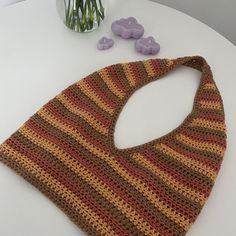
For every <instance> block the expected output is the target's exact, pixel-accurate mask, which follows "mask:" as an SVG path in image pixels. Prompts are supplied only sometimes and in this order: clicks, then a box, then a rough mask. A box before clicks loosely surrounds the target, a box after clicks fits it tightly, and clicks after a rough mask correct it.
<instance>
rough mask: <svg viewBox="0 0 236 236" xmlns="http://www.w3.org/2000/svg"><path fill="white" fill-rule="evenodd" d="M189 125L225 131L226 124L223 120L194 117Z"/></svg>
mask: <svg viewBox="0 0 236 236" xmlns="http://www.w3.org/2000/svg"><path fill="white" fill-rule="evenodd" d="M190 126H194V127H200V128H207V129H210V130H213V131H214V132H215V131H221V132H224V133H225V132H226V126H225V124H224V123H223V122H217V121H212V120H209V119H202V118H195V119H193V120H192V121H191V122H190Z"/></svg>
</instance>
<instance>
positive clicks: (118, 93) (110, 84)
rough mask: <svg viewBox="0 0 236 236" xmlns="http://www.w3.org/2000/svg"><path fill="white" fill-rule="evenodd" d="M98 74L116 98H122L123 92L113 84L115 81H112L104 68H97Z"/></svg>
mask: <svg viewBox="0 0 236 236" xmlns="http://www.w3.org/2000/svg"><path fill="white" fill-rule="evenodd" d="M98 74H99V75H100V77H101V78H102V80H103V81H104V83H105V84H106V85H107V87H108V88H109V89H110V90H111V92H112V93H114V94H115V95H116V96H117V97H118V98H120V99H122V98H123V97H124V96H125V93H124V92H123V91H121V90H120V89H119V88H118V87H117V86H116V85H115V83H113V81H112V80H113V79H112V77H110V76H109V74H108V72H107V70H106V68H104V69H101V70H99V71H98Z"/></svg>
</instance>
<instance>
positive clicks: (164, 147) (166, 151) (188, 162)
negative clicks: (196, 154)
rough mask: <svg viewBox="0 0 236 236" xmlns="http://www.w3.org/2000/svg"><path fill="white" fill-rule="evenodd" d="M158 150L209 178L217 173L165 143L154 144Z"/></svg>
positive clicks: (212, 178) (213, 177)
mask: <svg viewBox="0 0 236 236" xmlns="http://www.w3.org/2000/svg"><path fill="white" fill-rule="evenodd" d="M155 147H156V148H157V149H158V150H160V151H162V152H163V153H164V154H166V155H168V156H170V157H171V158H174V159H175V160H178V161H180V162H181V163H182V164H184V165H186V166H188V167H189V168H190V169H192V170H195V171H197V172H199V173H201V174H203V175H205V176H207V177H209V178H210V179H211V180H213V181H214V180H215V178H216V176H217V173H216V172H215V171H214V170H213V169H211V168H210V167H208V166H207V165H205V164H203V163H201V162H199V161H197V160H194V159H191V158H190V157H188V156H185V155H183V154H181V153H179V152H177V151H175V150H173V149H172V148H170V147H168V146H167V145H165V144H162V143H161V144H157V145H156V146H155Z"/></svg>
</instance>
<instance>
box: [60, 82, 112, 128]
mask: <svg viewBox="0 0 236 236" xmlns="http://www.w3.org/2000/svg"><path fill="white" fill-rule="evenodd" d="M63 94H65V95H66V97H67V98H69V99H70V100H71V101H72V103H73V104H74V105H76V106H79V107H81V108H82V109H84V110H86V111H87V112H89V113H91V114H92V115H93V116H94V117H96V118H97V119H98V120H100V122H101V123H103V124H104V125H105V126H109V125H110V123H111V121H110V115H109V114H107V113H106V112H103V110H102V109H101V108H99V107H98V106H97V105H96V104H95V103H93V102H92V101H91V100H90V99H89V98H88V97H87V96H85V95H84V94H83V93H82V92H81V91H80V90H79V88H78V87H77V88H75V87H73V86H72V87H71V88H69V89H67V90H65V91H64V93H63Z"/></svg>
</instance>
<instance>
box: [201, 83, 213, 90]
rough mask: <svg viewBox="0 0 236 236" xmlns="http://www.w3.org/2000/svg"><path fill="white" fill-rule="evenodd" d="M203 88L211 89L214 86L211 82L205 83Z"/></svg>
mask: <svg viewBox="0 0 236 236" xmlns="http://www.w3.org/2000/svg"><path fill="white" fill-rule="evenodd" d="M203 88H204V89H212V90H216V86H215V85H214V84H213V83H207V84H205V85H204V87H203Z"/></svg>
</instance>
